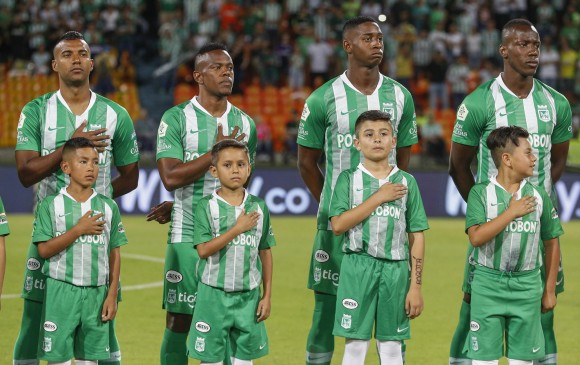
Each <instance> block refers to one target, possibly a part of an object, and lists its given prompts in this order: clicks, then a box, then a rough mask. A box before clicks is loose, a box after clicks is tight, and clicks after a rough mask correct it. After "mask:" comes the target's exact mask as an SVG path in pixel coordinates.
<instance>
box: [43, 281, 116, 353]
mask: <svg viewBox="0 0 580 365" xmlns="http://www.w3.org/2000/svg"><path fill="white" fill-rule="evenodd" d="M107 289H108V287H107V286H106V285H103V286H97V287H95V286H89V287H81V286H75V285H72V284H69V283H65V282H63V281H59V280H54V279H51V278H47V279H46V291H45V292H46V296H45V298H44V306H43V309H42V319H41V323H42V327H41V329H40V336H39V344H38V358H39V359H41V360H47V361H53V362H63V361H68V360H70V359H72V358H73V357H74V358H77V359H86V360H107V359H109V357H110V352H109V325H110V322H103V321H102V320H101V312H102V309H103V303H104V301H105V298H106V297H107Z"/></svg>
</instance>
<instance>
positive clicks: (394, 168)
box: [358, 162, 399, 184]
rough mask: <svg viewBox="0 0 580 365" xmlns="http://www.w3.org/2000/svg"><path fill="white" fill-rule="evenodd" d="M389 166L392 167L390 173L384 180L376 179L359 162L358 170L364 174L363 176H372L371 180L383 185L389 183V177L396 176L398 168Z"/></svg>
mask: <svg viewBox="0 0 580 365" xmlns="http://www.w3.org/2000/svg"><path fill="white" fill-rule="evenodd" d="M391 166H392V167H393V168H392V169H391V172H390V173H389V175H387V177H385V178H384V179H377V178H376V177H375V176H374V175H373V174H372V173H371V172H370V171H369V170H367V168H366V167H364V165H363V164H362V162H359V164H358V169H359V170H361V171H362V172H364V173H365V174H367V175H369V176H372V177H373V178H375V179H377V180H379V184H383V183H385V182H387V181H389V179H390V178H391V176H393V175H394V174H396V173H397V172H398V171H399V168H398V167H397V165H391Z"/></svg>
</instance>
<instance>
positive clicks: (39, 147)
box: [16, 91, 139, 202]
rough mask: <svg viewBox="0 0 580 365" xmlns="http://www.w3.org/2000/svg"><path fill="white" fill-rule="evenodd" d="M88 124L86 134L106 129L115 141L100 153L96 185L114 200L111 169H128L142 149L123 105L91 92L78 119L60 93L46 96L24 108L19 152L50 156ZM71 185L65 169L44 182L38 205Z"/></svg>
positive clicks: (19, 136) (20, 127)
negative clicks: (138, 145) (126, 166)
mask: <svg viewBox="0 0 580 365" xmlns="http://www.w3.org/2000/svg"><path fill="white" fill-rule="evenodd" d="M84 121H87V126H86V130H87V131H94V130H98V129H101V128H106V129H107V130H106V131H105V134H106V135H109V136H110V137H111V139H110V143H109V145H108V146H107V147H106V148H105V151H104V152H101V153H99V176H98V177H97V180H96V182H95V184H94V188H95V190H96V191H97V192H98V193H99V194H103V195H105V196H108V197H112V196H113V186H112V185H111V165H112V164H113V163H114V164H115V166H125V165H129V164H132V163H134V162H137V161H139V148H138V147H137V136H136V135H135V128H134V127H133V121H132V120H131V117H130V116H129V114H128V113H127V110H125V108H123V107H122V106H120V105H119V104H117V103H115V102H113V101H111V100H109V99H107V98H105V97H103V96H101V95H98V94H95V93H93V92H91V99H90V101H89V105H88V107H87V109H86V111H85V112H84V113H83V114H82V115H79V116H77V115H75V114H74V113H73V112H72V111H71V110H70V108H69V106H68V105H67V103H66V102H65V100H64V99H63V97H62V95H61V94H60V91H56V92H51V93H48V94H45V95H42V96H40V97H38V98H36V99H34V100H32V101H31V102H29V103H28V104H26V105H25V106H24V108H23V109H22V113H21V114H20V120H19V122H18V135H17V142H16V150H17V151H18V150H24V151H37V152H38V153H40V155H41V156H46V155H48V154H50V153H52V152H54V150H56V149H57V148H59V147H61V146H62V145H63V144H64V143H65V142H66V141H67V140H69V139H70V138H71V137H72V135H73V133H74V132H75V130H76V129H77V128H78V127H79V126H80V125H81V124H82V123H83V122H84ZM68 184H69V177H68V176H67V175H65V174H64V173H63V172H62V170H61V169H58V170H56V171H55V172H54V173H52V174H51V175H50V176H48V177H46V178H44V179H42V181H40V182H39V184H38V189H37V190H36V198H37V202H40V201H42V200H43V199H44V198H45V197H46V196H48V195H51V194H55V193H57V192H59V191H60V189H61V188H63V187H65V186H67V185H68Z"/></svg>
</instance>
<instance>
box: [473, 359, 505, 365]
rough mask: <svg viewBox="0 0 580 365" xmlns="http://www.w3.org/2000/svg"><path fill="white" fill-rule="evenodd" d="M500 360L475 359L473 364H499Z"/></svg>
mask: <svg viewBox="0 0 580 365" xmlns="http://www.w3.org/2000/svg"><path fill="white" fill-rule="evenodd" d="M497 364H499V360H473V365H497Z"/></svg>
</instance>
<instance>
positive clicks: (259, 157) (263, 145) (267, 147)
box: [254, 115, 273, 162]
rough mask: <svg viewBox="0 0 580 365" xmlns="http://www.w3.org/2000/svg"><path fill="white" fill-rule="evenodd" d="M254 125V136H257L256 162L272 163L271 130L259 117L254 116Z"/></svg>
mask: <svg viewBox="0 0 580 365" xmlns="http://www.w3.org/2000/svg"><path fill="white" fill-rule="evenodd" d="M254 122H255V123H256V134H257V136H258V143H257V145H256V161H260V162H270V161H272V156H273V149H272V130H271V129H270V126H269V125H268V124H266V123H265V122H264V120H262V117H261V116H259V115H255V116H254Z"/></svg>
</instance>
